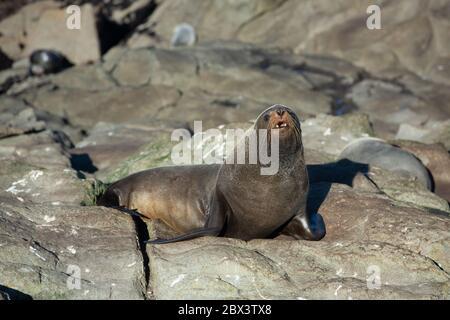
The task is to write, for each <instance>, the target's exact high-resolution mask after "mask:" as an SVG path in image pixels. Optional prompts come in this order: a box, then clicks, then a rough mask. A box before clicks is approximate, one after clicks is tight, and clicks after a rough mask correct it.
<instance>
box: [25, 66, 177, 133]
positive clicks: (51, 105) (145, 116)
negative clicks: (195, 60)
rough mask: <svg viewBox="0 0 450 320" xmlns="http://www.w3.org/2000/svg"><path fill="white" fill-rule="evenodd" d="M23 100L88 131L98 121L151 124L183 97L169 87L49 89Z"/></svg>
mask: <svg viewBox="0 0 450 320" xmlns="http://www.w3.org/2000/svg"><path fill="white" fill-rule="evenodd" d="M62 74H64V73H62ZM62 74H61V75H62ZM94 85H95V84H94ZM21 96H22V97H23V98H24V99H25V100H26V101H27V102H29V103H30V104H32V105H33V106H35V107H36V108H37V109H38V110H44V111H47V112H50V113H53V114H56V115H58V116H59V117H67V118H68V119H69V121H70V122H71V123H72V124H73V125H75V126H78V127H81V128H84V129H89V128H90V127H92V126H93V125H94V124H96V123H97V122H99V121H105V122H124V121H131V120H135V121H145V120H148V121H149V120H152V119H154V118H155V115H156V114H157V112H158V110H159V109H161V108H164V107H167V106H171V105H173V104H175V103H176V101H177V100H178V99H179V97H180V93H179V92H178V91H177V90H176V89H173V88H171V87H167V86H145V87H139V88H116V89H114V90H105V91H91V90H85V89H76V88H73V89H72V88H60V89H57V90H54V87H53V86H51V85H49V86H45V87H41V88H40V89H39V90H37V91H35V92H33V90H31V91H28V92H26V93H24V94H23V95H21Z"/></svg>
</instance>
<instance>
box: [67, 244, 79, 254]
mask: <svg viewBox="0 0 450 320" xmlns="http://www.w3.org/2000/svg"><path fill="white" fill-rule="evenodd" d="M66 249H67V251H69V252H70V253H71V254H75V253H77V250H76V249H75V248H74V246H68V247H67V248H66Z"/></svg>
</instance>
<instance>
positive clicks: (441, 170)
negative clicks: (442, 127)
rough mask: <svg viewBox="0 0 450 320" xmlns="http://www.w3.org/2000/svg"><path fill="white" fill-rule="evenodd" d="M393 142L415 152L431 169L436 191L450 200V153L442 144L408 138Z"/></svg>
mask: <svg viewBox="0 0 450 320" xmlns="http://www.w3.org/2000/svg"><path fill="white" fill-rule="evenodd" d="M391 143H392V144H394V145H396V146H399V147H400V148H402V149H403V150H407V151H409V152H411V153H412V154H414V155H415V156H416V157H417V158H418V159H420V161H421V162H422V163H423V164H424V165H425V166H426V167H427V169H428V170H429V172H430V174H431V176H432V178H433V184H434V192H435V193H436V194H437V195H439V196H441V197H443V198H444V199H447V201H449V202H450V172H449V168H450V154H449V153H448V151H447V150H446V149H445V148H444V147H443V146H442V145H441V144H424V143H420V142H415V141H408V140H394V141H391Z"/></svg>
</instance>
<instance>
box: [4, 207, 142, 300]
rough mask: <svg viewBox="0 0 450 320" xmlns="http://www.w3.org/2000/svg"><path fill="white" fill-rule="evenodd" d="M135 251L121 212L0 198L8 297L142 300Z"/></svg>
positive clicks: (131, 226) (139, 266)
mask: <svg viewBox="0 0 450 320" xmlns="http://www.w3.org/2000/svg"><path fill="white" fill-rule="evenodd" d="M139 250H140V249H139V243H138V241H137V235H136V232H135V225H134V221H133V219H132V218H131V217H130V216H128V215H126V214H124V213H121V212H119V211H116V210H113V209H106V208H99V207H71V206H64V207H54V206H46V205H31V204H27V205H23V204H22V203H21V202H19V201H11V200H8V199H5V198H0V284H1V285H2V287H3V289H2V290H3V291H5V290H6V292H7V293H9V295H10V297H11V298H12V299H15V298H21V297H22V296H20V295H18V293H17V292H21V293H22V294H24V295H28V296H31V297H32V298H33V299H142V298H143V293H144V292H145V290H144V288H145V275H144V271H143V260H142V255H141V253H140V251H139ZM5 288H7V289H5Z"/></svg>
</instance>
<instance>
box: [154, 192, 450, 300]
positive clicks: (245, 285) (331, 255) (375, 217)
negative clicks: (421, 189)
mask: <svg viewBox="0 0 450 320" xmlns="http://www.w3.org/2000/svg"><path fill="white" fill-rule="evenodd" d="M324 193H325V194H327V197H326V198H325V201H324V198H323V196H324ZM310 197H311V199H310V201H311V204H310V205H311V206H312V207H314V206H317V207H318V208H319V212H320V213H321V214H322V216H323V217H324V219H325V222H326V224H327V235H326V236H325V238H324V239H323V240H321V241H320V242H309V241H292V240H290V239H288V238H286V237H285V236H280V237H279V238H278V239H275V240H252V241H249V242H244V241H240V240H236V239H226V238H211V237H206V238H200V239H195V240H191V241H186V242H179V243H173V244H167V245H150V246H148V247H147V253H148V256H149V266H150V275H151V276H150V283H149V290H148V296H149V297H150V298H154V299H187V298H190V299H211V298H214V299H386V298H389V299H436V298H437V299H448V298H449V296H448V292H449V282H448V279H449V275H448V268H449V266H450V265H449V264H448V261H450V260H449V257H448V241H447V240H446V239H447V238H448V236H449V231H448V230H449V226H450V218H449V217H448V216H442V215H438V214H430V213H429V212H426V211H424V210H421V209H412V208H410V207H404V206H401V205H398V204H396V203H395V202H392V201H391V200H389V199H388V198H386V197H385V196H382V195H377V194H367V193H364V192H359V191H355V190H352V189H351V188H349V187H345V186H339V185H333V187H331V188H330V185H329V184H326V185H321V184H319V185H313V188H312V192H311V193H310ZM158 230H159V229H158V228H157V227H156V228H155V225H152V226H151V227H150V235H151V237H153V236H156V235H161V234H160V233H158Z"/></svg>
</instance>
